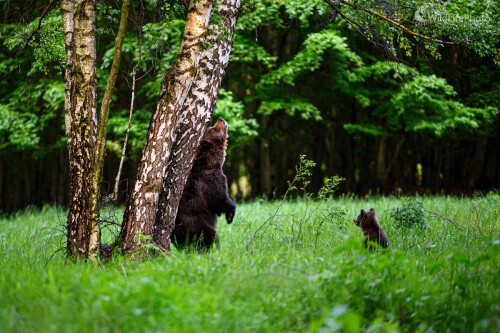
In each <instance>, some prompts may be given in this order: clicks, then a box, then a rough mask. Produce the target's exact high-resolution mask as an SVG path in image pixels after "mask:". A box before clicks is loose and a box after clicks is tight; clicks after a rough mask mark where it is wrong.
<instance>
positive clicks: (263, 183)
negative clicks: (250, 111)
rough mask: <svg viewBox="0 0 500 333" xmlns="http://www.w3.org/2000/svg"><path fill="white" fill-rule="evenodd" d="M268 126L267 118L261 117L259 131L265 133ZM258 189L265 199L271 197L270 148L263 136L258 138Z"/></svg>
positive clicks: (267, 140) (265, 116)
mask: <svg viewBox="0 0 500 333" xmlns="http://www.w3.org/2000/svg"><path fill="white" fill-rule="evenodd" d="M268 124H269V116H267V115H262V118H261V129H262V131H264V132H265V131H267V128H268ZM259 152H260V188H261V191H262V193H261V195H263V196H264V197H265V198H271V197H272V184H271V148H270V143H269V139H267V138H266V137H265V136H262V137H261V138H260V147H259Z"/></svg>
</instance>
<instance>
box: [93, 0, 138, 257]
mask: <svg viewBox="0 0 500 333" xmlns="http://www.w3.org/2000/svg"><path fill="white" fill-rule="evenodd" d="M129 4H130V0H123V4H122V9H121V14H120V25H119V27H118V33H117V35H116V39H115V52H114V55H113V62H112V64H111V71H110V73H109V77H108V82H107V83H106V89H105V90H104V96H103V98H102V104H101V110H100V114H99V125H98V128H97V142H96V151H95V161H94V170H93V171H94V172H93V173H92V175H93V177H92V183H91V185H92V186H91V191H90V198H89V201H90V209H91V215H90V218H91V220H90V240H89V242H90V248H91V251H90V253H89V259H91V260H95V259H97V257H98V255H99V245H100V243H101V231H100V227H99V199H100V194H101V182H102V172H103V168H104V155H105V153H106V130H107V127H108V115H109V108H110V105H111V97H112V96H113V89H114V87H115V83H116V78H117V76H118V70H119V69H120V60H121V53H122V44H123V39H124V37H125V30H126V29H127V20H128V10H129ZM94 39H95V35H94Z"/></svg>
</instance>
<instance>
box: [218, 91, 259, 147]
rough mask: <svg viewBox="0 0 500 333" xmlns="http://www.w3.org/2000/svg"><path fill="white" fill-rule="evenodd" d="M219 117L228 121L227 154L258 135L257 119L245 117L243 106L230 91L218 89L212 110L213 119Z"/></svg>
mask: <svg viewBox="0 0 500 333" xmlns="http://www.w3.org/2000/svg"><path fill="white" fill-rule="evenodd" d="M218 117H221V118H222V119H224V120H225V121H227V122H228V125H229V129H228V131H229V134H228V136H229V138H230V141H231V144H230V145H229V148H228V149H229V154H231V152H232V151H234V150H238V149H241V148H240V147H242V146H243V145H245V144H248V143H250V142H251V141H252V140H253V138H254V137H256V136H257V135H258V132H257V130H258V127H259V125H258V124H257V121H256V120H255V119H251V118H250V119H248V118H245V107H244V105H243V103H242V102H239V101H236V100H235V98H234V95H233V93H232V92H230V91H228V90H225V89H220V91H219V96H218V100H217V104H216V106H215V110H214V119H217V118H218Z"/></svg>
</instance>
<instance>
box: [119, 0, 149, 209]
mask: <svg viewBox="0 0 500 333" xmlns="http://www.w3.org/2000/svg"><path fill="white" fill-rule="evenodd" d="M141 3H142V2H141ZM143 17H144V11H142V13H141V22H140V25H139V26H138V27H137V31H138V32H137V34H138V36H137V39H138V40H137V43H138V44H139V58H138V59H137V63H136V64H135V66H134V68H133V69H132V88H131V90H132V93H131V97H130V110H129V115H128V125H127V132H126V133H125V141H124V142H123V148H122V155H121V157H120V165H119V166H118V172H117V174H116V178H115V187H114V190H113V200H114V201H115V202H117V201H118V187H119V184H120V178H121V175H122V169H123V162H124V161H125V154H126V152H127V144H128V138H129V135H130V129H131V128H132V115H133V114H134V101H135V83H136V82H137V78H136V71H137V68H139V65H140V64H141V61H142V33H141V31H142V21H143ZM134 23H135V22H134ZM141 78H142V77H140V78H139V80H140V79H141Z"/></svg>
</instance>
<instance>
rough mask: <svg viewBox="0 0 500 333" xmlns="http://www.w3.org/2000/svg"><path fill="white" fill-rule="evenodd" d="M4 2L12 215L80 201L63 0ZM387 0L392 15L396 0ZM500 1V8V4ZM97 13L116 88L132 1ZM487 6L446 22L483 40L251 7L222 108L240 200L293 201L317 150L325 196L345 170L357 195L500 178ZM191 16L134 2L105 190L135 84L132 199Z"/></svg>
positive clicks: (494, 184)
mask: <svg viewBox="0 0 500 333" xmlns="http://www.w3.org/2000/svg"><path fill="white" fill-rule="evenodd" d="M460 3H461V2H460ZM488 5H489V4H488ZM0 6H1V17H0V20H1V21H0V43H1V45H2V47H1V48H0V77H1V80H0V91H1V94H0V211H1V212H3V213H9V212H13V211H16V210H19V209H22V208H24V207H26V206H28V205H35V206H38V205H42V204H44V203H49V204H65V203H67V198H68V157H67V148H66V138H65V129H64V96H65V92H64V65H65V52H64V34H63V29H62V22H61V13H60V9H59V8H58V2H56V1H49V0H37V1H30V2H14V1H4V2H2V3H1V4H0ZM373 6H374V8H375V7H376V8H378V9H380V10H381V11H382V12H385V13H386V14H387V15H388V16H389V17H390V11H391V8H389V7H388V3H386V2H376V1H375V2H373ZM377 6H378V7H377ZM394 6H397V4H396V5H394ZM400 6H402V4H400ZM415 9H416V8H409V9H408V10H409V11H413V12H414V13H415ZM424 9H425V8H424ZM490 9H491V10H492V11H493V12H494V11H495V10H496V11H497V13H493V14H495V15H497V17H498V9H493V8H490ZM97 10H98V16H97V18H98V22H97V59H98V67H97V71H98V75H97V77H98V78H99V81H98V90H99V94H98V97H99V98H102V93H101V92H102V91H103V90H104V87H105V85H106V78H107V75H108V73H109V69H110V66H111V60H112V57H113V48H114V38H115V34H116V30H117V27H118V22H119V14H120V1H115V0H103V1H97ZM482 10H484V8H478V9H477V13H478V15H477V16H470V15H469V16H468V17H466V18H462V19H461V20H453V19H452V18H450V20H449V22H447V21H446V20H444V19H443V18H441V20H439V22H438V23H440V24H448V25H449V27H448V28H449V29H451V30H453V29H455V28H456V27H454V25H464V23H465V25H467V24H469V25H471V26H476V28H477V32H476V34H475V35H471V36H470V38H471V42H470V45H461V44H459V43H453V39H451V38H450V39H449V41H439V40H425V39H417V38H414V36H412V35H411V34H408V33H406V32H405V31H404V30H401V31H399V32H397V33H394V31H393V30H391V29H390V27H387V29H386V30H384V29H371V27H370V22H368V21H367V22H364V21H363V17H362V16H358V21H357V23H356V24H358V25H359V26H357V25H356V24H352V23H353V22H350V21H348V20H345V19H342V17H340V15H338V12H336V11H335V10H333V9H332V7H330V6H328V4H327V2H325V1H323V0H322V1H319V0H317V1H305V0H293V1H265V0H252V1H244V3H243V7H242V9H241V12H240V16H239V19H238V24H237V26H236V35H235V40H234V44H233V50H232V53H231V58H230V59H231V60H230V63H229V66H228V68H227V74H226V77H225V79H224V82H223V86H222V87H223V88H222V90H221V93H220V94H219V100H218V103H217V107H216V111H215V116H220V117H222V118H224V119H226V120H227V121H228V123H229V131H230V134H229V150H228V155H227V159H226V164H225V173H226V174H227V176H228V180H229V182H230V185H231V192H232V195H233V197H235V198H236V199H238V200H243V199H252V198H261V197H264V198H270V199H272V198H276V197H280V196H281V195H283V193H284V192H285V191H286V188H287V186H288V185H287V180H289V179H290V177H291V176H292V175H293V173H294V171H295V166H296V165H297V163H298V161H299V156H300V155H302V154H303V155H307V157H308V158H310V159H311V160H313V161H316V162H317V165H316V167H315V169H314V170H313V175H312V178H311V180H312V181H311V184H310V187H311V189H312V190H317V189H319V188H320V187H321V186H322V185H323V182H324V179H325V178H326V177H328V176H333V175H338V176H340V177H343V178H345V181H344V182H343V183H342V185H341V189H340V190H341V191H342V192H348V193H353V194H355V195H365V194H368V193H372V194H376V193H380V194H394V193H452V194H471V193H473V192H474V191H475V190H481V191H483V190H484V191H488V190H491V189H497V188H499V187H500V174H499V173H498V170H499V168H500V156H499V149H498V142H500V117H499V112H498V110H499V109H500V85H499V83H500V75H499V74H500V67H499V66H498V61H499V59H498V50H497V49H496V48H498V46H499V45H500V42H499V36H498V28H497V29H496V30H494V29H491V27H489V26H488V22H487V20H486V18H484V17H482V16H480V14H479V13H481V11H482ZM186 11H187V3H186V2H183V1H156V0H154V1H153V0H143V1H133V2H132V5H131V8H130V13H129V25H128V30H127V33H126V36H125V40H124V44H123V51H122V63H121V68H120V73H119V77H118V80H117V82H116V87H115V90H114V96H113V102H112V105H111V112H110V119H109V124H108V138H107V142H106V148H107V155H106V160H105V169H104V188H103V189H102V191H103V194H104V197H107V196H109V195H111V194H112V192H113V187H114V185H115V184H114V182H115V177H116V174H117V171H118V166H119V163H120V157H121V155H122V145H123V142H124V140H125V136H126V132H127V127H128V118H129V111H130V108H131V105H130V103H131V97H132V86H134V88H135V89H134V95H135V96H134V97H135V98H134V100H135V103H134V105H133V116H132V123H131V124H132V126H131V129H130V137H129V140H128V144H127V150H126V158H125V163H124V168H123V174H122V177H121V180H120V183H119V185H120V187H119V188H120V197H119V199H120V201H121V202H124V201H125V200H126V199H127V194H128V191H130V189H131V187H132V184H131V183H132V182H133V181H134V177H135V175H134V172H135V170H136V166H137V163H138V159H139V157H140V152H141V149H142V147H143V144H144V139H145V137H146V133H147V130H148V124H149V120H150V118H151V114H152V112H153V111H154V108H155V105H156V100H157V98H158V96H157V95H158V92H159V91H160V84H161V80H162V75H163V73H165V70H166V69H167V68H169V66H171V65H172V63H173V61H174V60H175V57H176V56H177V53H178V51H179V45H180V42H181V39H182V32H183V29H184V24H185V16H186ZM424 12H425V11H424ZM420 14H422V13H420ZM415 15H417V14H415ZM448 18H449V17H448ZM434 19H435V17H434ZM466 19H467V21H466ZM415 22H416V23H421V24H428V25H431V24H437V23H436V22H435V21H433V16H431V15H427V16H425V15H424V16H423V17H422V16H418V17H417V16H415ZM493 22H498V20H493ZM361 27H363V28H365V29H362V28H361ZM457 29H458V28H457ZM469 46H470V47H469ZM491 50H496V51H491ZM98 103H99V101H98Z"/></svg>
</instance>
